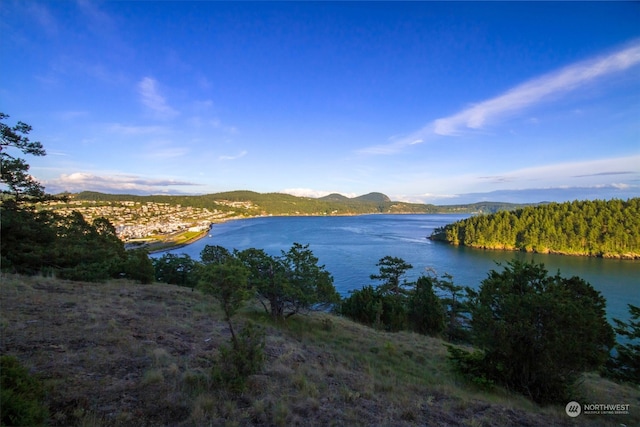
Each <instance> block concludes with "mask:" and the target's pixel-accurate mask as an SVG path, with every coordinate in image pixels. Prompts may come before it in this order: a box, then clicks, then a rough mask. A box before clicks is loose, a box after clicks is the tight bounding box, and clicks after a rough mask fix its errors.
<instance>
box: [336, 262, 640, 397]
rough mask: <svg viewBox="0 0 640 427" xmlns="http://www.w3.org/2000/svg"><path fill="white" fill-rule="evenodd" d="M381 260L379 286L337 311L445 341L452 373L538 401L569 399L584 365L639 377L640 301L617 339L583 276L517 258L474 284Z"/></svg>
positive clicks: (363, 290) (619, 376)
mask: <svg viewBox="0 0 640 427" xmlns="http://www.w3.org/2000/svg"><path fill="white" fill-rule="evenodd" d="M377 265H378V267H379V268H380V273H379V274H374V275H371V279H374V280H377V281H379V284H378V285H377V286H371V285H369V286H364V287H363V288H361V289H359V290H354V291H352V292H351V295H350V296H349V297H348V298H346V299H343V300H342V302H341V304H340V306H339V312H340V313H341V314H342V315H344V316H347V317H349V318H351V319H352V320H355V321H357V322H360V323H363V324H365V325H368V326H371V327H374V328H377V329H383V330H387V331H400V330H410V331H414V332H417V333H421V334H426V335H432V336H439V337H441V338H444V339H445V340H447V341H449V342H450V343H451V344H445V345H446V346H447V349H448V352H449V359H450V361H451V364H452V366H453V368H454V370H456V371H457V372H459V373H460V374H461V375H462V376H464V377H465V378H466V379H468V380H469V381H470V382H471V383H473V384H474V385H476V386H478V387H481V388H492V387H494V386H495V385H501V386H504V387H506V388H507V389H509V390H513V391H516V392H519V393H522V394H523V395H525V396H527V397H529V398H531V399H533V400H534V401H536V402H539V403H545V404H546V403H563V404H564V403H565V402H567V401H569V400H571V398H572V396H575V390H574V387H575V385H576V384H577V383H578V381H579V379H580V376H581V375H582V373H584V372H589V371H599V372H600V373H602V374H604V375H606V376H609V377H612V378H615V379H618V380H623V381H629V382H633V383H635V384H640V345H639V344H638V338H640V322H638V320H639V317H640V308H638V307H636V306H633V305H629V310H630V313H631V321H630V322H629V323H624V322H621V321H619V320H615V323H616V328H615V332H616V333H618V334H619V335H620V336H623V337H626V338H627V339H628V340H629V342H628V343H627V344H620V343H618V344H616V343H615V334H614V329H613V328H612V327H611V325H610V324H609V323H608V322H607V320H606V300H605V298H604V297H603V296H602V295H601V293H600V292H599V291H597V290H595V289H594V288H593V286H591V284H589V283H587V282H586V281H584V280H583V279H581V278H580V277H577V276H574V277H570V278H566V277H562V276H561V275H560V272H558V273H557V274H555V275H549V273H548V272H547V270H546V269H545V268H544V266H543V265H542V264H534V263H525V262H521V261H516V260H514V261H512V262H510V263H508V264H507V265H506V266H504V267H503V269H502V271H496V270H491V271H490V272H489V273H488V275H487V278H486V279H484V280H483V281H482V282H481V284H480V287H479V289H477V290H474V289H471V288H469V287H464V288H463V287H461V286H457V285H455V284H454V282H453V277H452V276H451V275H448V274H444V275H443V276H441V277H437V276H436V274H435V273H432V274H428V275H422V276H421V277H419V278H418V279H417V280H416V281H415V282H409V281H407V280H405V279H404V276H405V272H406V271H407V270H409V269H410V268H412V266H411V265H410V264H407V263H406V262H405V261H404V260H402V259H401V258H395V257H389V256H387V257H384V258H382V259H381V260H380V261H379V263H378V264H377ZM461 343H464V344H467V345H469V344H470V345H472V346H473V347H474V348H475V350H474V351H468V348H469V347H468V346H464V347H461V346H458V345H457V344H461ZM614 347H615V349H616V351H617V352H616V355H615V356H613V357H612V356H611V354H610V351H611V350H612V349H613V348H614Z"/></svg>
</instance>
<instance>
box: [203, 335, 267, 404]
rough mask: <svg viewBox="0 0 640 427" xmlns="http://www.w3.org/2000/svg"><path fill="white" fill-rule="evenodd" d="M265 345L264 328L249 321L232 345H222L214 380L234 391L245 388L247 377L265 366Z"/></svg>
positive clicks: (213, 376)
mask: <svg viewBox="0 0 640 427" xmlns="http://www.w3.org/2000/svg"><path fill="white" fill-rule="evenodd" d="M264 347H265V333H264V330H263V329H262V328H259V327H257V326H255V325H254V324H253V323H250V322H249V323H247V324H246V325H245V326H244V328H242V331H240V333H239V334H238V337H237V339H236V340H232V341H231V345H222V346H221V347H220V353H219V354H218V358H217V360H216V365H215V366H214V367H213V368H212V372H211V375H212V378H213V380H214V382H215V383H217V384H220V385H221V386H223V387H224V388H226V389H228V390H230V391H232V392H241V391H242V390H244V388H245V385H246V382H247V378H249V376H250V375H253V374H256V373H258V372H260V370H262V368H263V366H264V361H265V355H264Z"/></svg>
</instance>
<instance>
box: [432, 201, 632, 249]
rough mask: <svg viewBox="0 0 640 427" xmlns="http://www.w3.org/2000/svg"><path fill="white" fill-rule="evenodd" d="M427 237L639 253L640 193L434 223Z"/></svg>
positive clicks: (481, 244)
mask: <svg viewBox="0 0 640 427" xmlns="http://www.w3.org/2000/svg"><path fill="white" fill-rule="evenodd" d="M430 239H432V240H440V241H446V242H449V243H451V244H454V245H464V246H470V247H474V248H483V249H504V250H517V251H526V252H539V253H559V254H567V255H586V256H598V257H607V258H609V257H612V258H640V198H633V199H629V200H626V201H623V200H617V199H614V200H607V201H604V200H593V201H574V202H566V203H549V204H546V205H540V206H532V207H526V208H523V209H517V210H514V211H501V212H496V213H494V214H490V215H478V216H473V217H471V218H467V219H465V220H461V221H457V222H455V223H453V224H448V225H446V226H444V227H441V228H438V229H436V230H435V231H434V232H433V234H432V235H431V236H430Z"/></svg>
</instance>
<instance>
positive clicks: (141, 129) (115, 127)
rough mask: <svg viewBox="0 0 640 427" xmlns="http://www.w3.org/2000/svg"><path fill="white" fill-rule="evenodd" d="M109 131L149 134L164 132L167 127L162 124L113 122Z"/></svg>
mask: <svg viewBox="0 0 640 427" xmlns="http://www.w3.org/2000/svg"><path fill="white" fill-rule="evenodd" d="M109 131H111V132H113V133H118V134H121V135H150V134H158V133H163V132H166V131H167V128H165V127H163V126H135V125H123V124H121V123H114V124H112V125H110V126H109Z"/></svg>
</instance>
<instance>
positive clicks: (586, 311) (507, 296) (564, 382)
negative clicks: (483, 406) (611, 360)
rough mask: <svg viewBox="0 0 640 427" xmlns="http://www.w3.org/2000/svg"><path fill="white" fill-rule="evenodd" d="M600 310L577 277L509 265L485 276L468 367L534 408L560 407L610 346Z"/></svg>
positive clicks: (600, 302)
mask: <svg viewBox="0 0 640 427" xmlns="http://www.w3.org/2000/svg"><path fill="white" fill-rule="evenodd" d="M605 307H606V301H605V299H604V298H603V297H602V295H601V294H600V293H599V292H598V291H596V290H595V289H594V288H593V287H592V286H591V285H590V284H589V283H587V282H585V281H584V280H582V279H580V278H579V277H571V278H569V279H566V278H563V277H560V274H559V273H558V274H557V275H555V276H551V277H550V276H548V274H547V271H546V270H545V269H544V266H543V265H542V264H540V265H535V264H533V263H531V264H528V263H523V262H519V261H512V262H511V263H509V265H508V266H506V267H505V269H504V271H502V272H499V273H498V272H496V271H491V272H490V273H489V277H488V278H487V279H485V280H484V281H483V282H482V284H481V286H480V290H479V292H478V294H477V297H476V298H475V301H474V302H473V306H472V308H471V313H472V320H471V326H472V331H473V334H474V341H475V344H476V345H477V346H479V347H480V349H481V350H482V352H483V356H480V355H478V356H477V357H475V356H474V359H473V360H472V364H471V365H470V367H473V368H478V369H480V371H481V373H482V374H484V375H485V376H487V378H489V379H492V380H494V381H496V382H498V383H501V384H503V385H505V386H506V387H508V388H509V389H511V390H515V391H518V392H520V393H523V394H525V395H527V396H529V397H531V398H532V399H533V400H535V401H537V402H540V403H555V402H565V401H566V399H568V398H569V397H570V396H569V393H570V391H571V389H572V386H573V384H574V383H575V382H576V380H577V379H578V378H579V377H580V375H581V374H582V373H583V372H585V371H588V370H593V369H598V368H599V367H601V366H602V365H603V364H604V362H605V361H606V360H607V358H608V355H609V351H610V349H611V348H612V347H613V344H614V336H613V329H612V328H611V325H609V324H608V323H607V320H606V316H605Z"/></svg>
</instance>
